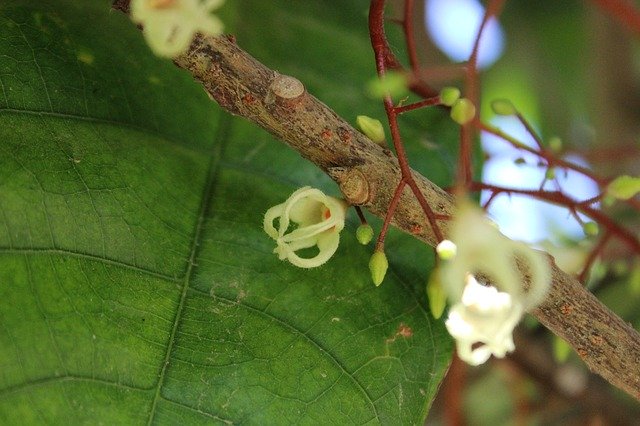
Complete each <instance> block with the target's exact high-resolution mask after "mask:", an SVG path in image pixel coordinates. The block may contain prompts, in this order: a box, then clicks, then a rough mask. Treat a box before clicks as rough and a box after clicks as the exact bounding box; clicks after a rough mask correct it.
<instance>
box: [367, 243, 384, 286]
mask: <svg viewBox="0 0 640 426" xmlns="http://www.w3.org/2000/svg"><path fill="white" fill-rule="evenodd" d="M388 268H389V262H388V261H387V256H386V255H385V254H384V252H383V251H376V252H374V253H373V255H372V256H371V260H370V261H369V270H370V271H371V279H372V280H373V283H374V284H375V285H376V287H377V286H379V285H380V284H382V281H383V280H384V276H385V275H386V274H387V269H388Z"/></svg>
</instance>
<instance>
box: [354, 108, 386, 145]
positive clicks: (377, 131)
mask: <svg viewBox="0 0 640 426" xmlns="http://www.w3.org/2000/svg"><path fill="white" fill-rule="evenodd" d="M356 123H358V127H360V130H361V131H362V133H364V134H365V135H366V136H367V137H368V138H369V139H371V140H372V141H374V142H375V143H377V144H381V143H383V142H384V127H382V123H381V122H380V120H376V119H375V118H371V117H367V116H366V115H359V116H357V117H356Z"/></svg>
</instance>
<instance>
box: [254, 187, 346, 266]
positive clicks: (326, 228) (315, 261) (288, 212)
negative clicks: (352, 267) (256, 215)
mask: <svg viewBox="0 0 640 426" xmlns="http://www.w3.org/2000/svg"><path fill="white" fill-rule="evenodd" d="M347 207H348V205H347V203H345V202H344V201H342V200H339V199H337V198H333V197H329V196H327V195H325V194H324V193H323V192H322V191H320V190H319V189H315V188H311V187H309V186H305V187H303V188H300V189H298V190H297V191H296V192H294V193H293V194H291V196H290V197H289V199H287V201H285V202H284V203H282V204H278V205H277V206H273V207H271V208H270V209H269V210H267V212H266V213H265V215H264V223H263V226H264V231H265V232H266V233H267V234H268V235H269V236H270V237H271V238H273V239H274V240H275V241H276V248H275V249H274V250H273V252H274V253H276V254H277V255H278V257H279V258H280V260H288V261H289V262H291V263H292V264H294V265H295V266H299V267H300V268H314V267H316V266H320V265H322V264H323V263H325V262H326V261H327V260H329V258H331V256H333V254H334V253H335V252H336V250H337V249H338V244H339V242H340V231H342V229H343V228H344V220H345V214H346V211H347ZM276 219H279V223H278V228H277V229H276V228H275V227H274V226H273V222H274V220H276ZM292 224H293V225H297V227H295V229H292V230H291V231H289V228H290V227H293V226H292ZM288 231H289V232H288ZM287 232H288V233H287ZM313 246H318V250H319V251H318V254H317V255H316V256H314V257H312V258H302V257H300V256H298V255H297V254H296V251H298V250H301V249H305V248H309V247H313Z"/></svg>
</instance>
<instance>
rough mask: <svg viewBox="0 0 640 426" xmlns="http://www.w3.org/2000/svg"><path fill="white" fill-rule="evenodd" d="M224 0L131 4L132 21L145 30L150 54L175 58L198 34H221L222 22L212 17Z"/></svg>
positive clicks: (137, 0)
mask: <svg viewBox="0 0 640 426" xmlns="http://www.w3.org/2000/svg"><path fill="white" fill-rule="evenodd" d="M222 3H224V0H132V1H131V19H133V21H134V22H136V23H138V24H142V26H143V30H142V32H143V34H144V37H145V39H146V40H147V43H148V44H149V46H150V47H151V50H153V52H154V53H155V54H156V55H158V56H166V57H169V58H172V57H174V56H177V55H179V54H180V53H182V52H184V51H185V50H187V48H189V45H190V44H191V41H192V40H193V37H194V36H195V34H196V33H197V32H201V33H203V34H210V35H218V34H220V33H222V28H223V25H222V22H221V21H220V19H218V18H217V17H215V16H213V15H212V14H211V11H212V10H214V9H217V8H218V7H220V5H222Z"/></svg>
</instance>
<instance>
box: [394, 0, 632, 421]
mask: <svg viewBox="0 0 640 426" xmlns="http://www.w3.org/2000/svg"><path fill="white" fill-rule="evenodd" d="M394 3H395V4H394V6H395V7H396V8H397V10H401V8H402V7H403V4H404V3H403V1H402V0H397V1H395V2H394ZM602 3H606V2H598V1H570V0H567V1H562V2H558V1H552V0H542V1H537V2H522V1H520V2H516V1H511V2H506V5H505V7H504V9H503V11H502V14H501V15H500V17H499V19H497V20H496V19H493V20H492V21H491V22H490V23H489V24H488V26H487V28H486V30H485V32H484V34H483V37H482V39H481V44H480V49H479V58H478V63H479V67H480V68H481V70H482V72H481V76H480V81H481V99H482V106H481V111H480V116H481V118H482V119H483V120H484V121H485V122H487V123H490V124H492V125H493V126H496V127H498V128H500V129H501V130H502V131H503V132H505V133H507V134H509V135H511V136H513V137H514V138H516V139H518V140H519V141H521V142H523V143H525V144H527V145H530V146H532V147H534V146H535V145H534V141H533V138H532V137H531V136H530V135H529V134H528V133H527V131H526V129H525V128H524V126H522V124H521V123H520V122H518V120H517V119H515V118H513V117H504V116H496V115H495V114H493V112H492V111H491V108H490V107H489V104H490V102H491V101H492V100H494V99H499V98H506V99H509V100H511V101H512V102H513V104H514V105H515V106H516V107H517V108H518V110H519V111H520V112H521V113H522V114H523V115H524V117H526V119H527V120H528V121H529V122H530V123H531V125H532V127H533V128H534V129H535V130H536V131H537V132H538V134H539V135H540V136H541V138H542V140H543V141H545V142H549V141H551V140H553V139H555V140H556V141H555V142H552V143H557V140H558V138H559V139H560V140H561V141H562V145H561V148H560V149H559V150H558V154H557V155H558V156H559V157H561V158H564V159H567V160H570V161H571V162H573V163H576V164H579V165H580V166H583V167H586V168H588V169H590V170H592V171H593V172H594V173H595V174H597V175H599V176H602V177H615V176H618V175H622V174H629V175H638V173H640V170H639V169H640V161H639V160H640V31H637V30H636V32H633V31H632V30H630V29H628V28H626V27H625V26H624V25H622V24H621V23H620V22H619V21H618V20H617V19H615V18H613V17H612V16H611V15H609V14H607V13H605V12H604V10H603V9H602V7H601V4H602ZM631 4H635V6H636V7H638V8H639V9H640V2H638V1H635V2H631ZM485 5H486V2H481V1H479V0H425V1H424V2H422V1H416V13H415V14H414V25H415V37H416V39H417V41H418V43H417V45H418V46H419V47H418V54H419V55H420V59H421V62H422V64H423V66H424V67H425V68H428V67H430V66H441V65H446V64H455V63H459V62H464V61H465V60H466V59H467V58H468V57H469V54H470V52H471V49H472V45H473V42H474V40H475V38H476V34H477V30H478V28H479V25H480V22H481V20H482V17H483V14H484V10H485ZM455 84H457V85H459V87H462V81H461V80H453V81H447V82H438V83H437V84H435V86H436V87H437V88H440V87H442V86H445V85H455ZM480 141H481V145H482V154H481V156H483V158H484V162H483V163H482V168H481V172H480V173H481V175H482V180H483V181H484V182H485V183H490V184H494V185H498V186H499V185H503V186H509V187H518V188H523V189H539V188H540V187H541V183H542V182H544V176H545V172H546V169H545V168H544V167H541V165H540V164H539V161H538V159H537V158H536V157H535V156H533V155H531V154H527V153H523V152H522V151H519V150H516V149H514V148H512V147H510V146H509V145H508V144H506V143H505V142H504V141H501V140H499V139H498V138H496V137H493V136H490V135H488V134H482V135H481V136H480ZM556 148H557V147H556ZM556 173H557V174H556V176H557V184H559V185H560V186H561V188H562V190H563V191H565V192H566V193H568V194H570V195H571V196H572V197H574V198H575V199H589V198H591V197H594V196H597V195H598V194H599V192H600V190H599V188H598V186H597V185H596V184H595V183H594V182H593V181H592V180H591V179H589V178H587V177H585V176H583V175H581V174H580V173H577V172H574V171H566V170H558V171H556ZM550 184H551V182H546V183H545V184H544V185H545V186H544V188H546V189H551V188H552V187H551V186H550ZM480 198H481V202H486V201H487V199H488V194H481V197H480ZM596 206H597V207H598V208H602V209H606V210H607V213H608V214H610V215H611V216H613V217H614V218H615V219H616V220H617V221H618V222H619V223H621V224H623V225H624V226H625V227H626V228H627V229H629V230H631V232H634V233H635V232H638V229H639V225H640V222H639V220H640V217H639V215H638V214H637V211H634V210H631V209H629V208H627V207H621V206H618V205H614V206H602V205H599V204H598V205H596ZM489 214H490V215H491V216H492V217H493V219H494V220H495V221H496V222H497V223H498V224H499V225H500V229H501V230H502V232H503V233H505V234H506V235H508V236H509V237H511V238H513V239H516V240H522V241H526V242H528V243H531V244H533V245H537V246H540V247H544V248H545V249H548V250H554V249H555V250H556V253H558V254H559V255H562V256H565V257H567V260H568V261H569V263H571V262H573V263H574V265H573V266H571V265H569V263H567V268H569V269H571V272H574V273H578V272H579V268H580V265H581V264H583V263H584V260H585V257H586V255H587V253H588V251H589V249H590V248H592V247H593V246H594V244H596V243H597V238H588V237H587V236H586V235H585V234H584V231H583V227H582V224H580V223H579V222H578V220H576V218H574V217H573V216H572V215H570V214H569V213H568V211H567V209H566V208H563V207H558V206H553V205H550V204H547V203H544V202H541V201H537V200H533V199H531V198H529V197H521V196H512V197H509V196H506V195H503V196H499V197H498V198H496V199H495V201H493V202H492V203H491V205H490V208H489ZM582 219H583V220H588V219H587V218H584V217H582ZM572 268H575V270H573V269H572ZM586 285H587V286H588V287H589V288H590V290H591V291H592V292H593V293H594V294H595V295H596V296H597V297H598V298H599V299H600V300H602V301H603V302H604V303H605V304H606V305H607V306H608V307H610V308H611V309H612V310H613V311H614V312H616V313H617V314H618V315H620V316H621V317H623V318H624V319H625V320H626V321H628V322H630V323H632V324H633V325H634V326H635V328H636V329H638V328H640V310H639V309H638V306H640V263H639V262H638V258H637V256H636V255H634V253H631V252H630V251H629V250H628V249H627V247H625V246H624V245H622V244H621V243H617V242H615V241H611V242H610V243H609V244H607V246H606V250H605V251H604V252H603V254H602V255H601V256H599V258H598V259H597V261H596V262H595V264H594V266H593V267H592V269H591V271H590V273H589V275H588V280H587V283H586ZM427 424H434V425H435V424H469V425H483V424H491V425H498V424H518V425H520V424H522V425H529V424H545V425H547V424H549V425H555V424H558V425H574V424H575V425H605V424H612V425H625V424H629V425H631V424H640V406H639V405H638V404H637V402H636V401H634V400H632V399H631V398H629V397H627V396H626V395H624V394H623V393H622V392H619V391H617V390H616V389H614V388H613V387H612V386H610V385H608V384H607V383H606V382H605V381H604V380H602V379H600V378H599V377H597V376H595V375H593V374H590V373H589V371H588V369H587V367H586V366H585V365H584V364H583V363H582V361H581V360H580V359H579V358H578V356H577V355H576V354H575V353H574V352H573V351H572V350H570V349H568V347H567V346H566V344H564V342H562V341H560V339H558V338H556V337H554V336H553V335H551V334H550V333H549V332H548V331H547V330H546V329H544V328H543V327H541V326H540V325H539V324H537V322H536V320H535V319H534V318H532V317H528V318H527V319H526V320H525V321H524V322H523V323H522V324H521V325H520V327H519V330H518V332H517V334H516V351H515V352H514V353H513V354H511V355H510V356H508V357H507V358H506V359H504V360H495V359H492V360H491V361H490V362H488V363H487V364H486V365H484V366H482V367H480V368H470V367H467V366H466V365H464V364H463V363H461V362H459V361H458V360H454V362H453V364H452V366H451V368H450V370H449V373H448V375H447V378H446V380H445V382H444V384H443V386H442V387H441V390H440V393H439V396H438V398H437V400H436V402H435V403H434V407H433V409H432V411H431V412H430V415H429V417H428V419H427Z"/></svg>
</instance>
